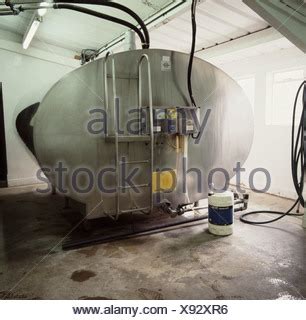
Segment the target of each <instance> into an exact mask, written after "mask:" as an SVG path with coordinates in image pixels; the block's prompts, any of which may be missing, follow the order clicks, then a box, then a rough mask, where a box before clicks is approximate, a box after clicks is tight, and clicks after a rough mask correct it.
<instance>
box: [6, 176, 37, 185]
mask: <svg viewBox="0 0 306 320" xmlns="http://www.w3.org/2000/svg"><path fill="white" fill-rule="evenodd" d="M32 184H41V181H40V180H38V179H37V177H28V178H18V179H8V186H9V187H18V186H27V185H32Z"/></svg>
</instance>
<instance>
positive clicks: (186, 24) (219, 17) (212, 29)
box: [150, 0, 268, 52]
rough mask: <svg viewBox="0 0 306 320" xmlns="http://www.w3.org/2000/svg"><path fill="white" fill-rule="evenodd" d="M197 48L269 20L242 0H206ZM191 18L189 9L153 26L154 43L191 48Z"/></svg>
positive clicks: (199, 18)
mask: <svg viewBox="0 0 306 320" xmlns="http://www.w3.org/2000/svg"><path fill="white" fill-rule="evenodd" d="M196 20H197V44H196V50H200V49H202V48H207V47H211V46H214V45H216V44H219V43H222V42H226V41H229V40H231V39H235V38H237V37H241V36H244V35H247V34H249V33H252V32H255V31H258V30H261V29H264V28H266V27H267V26H268V24H267V23H266V22H265V21H264V20H263V19H261V18H260V17H259V16H258V15H257V14H256V13H254V12H253V11H252V10H251V9H249V7H247V6H246V5H245V4H244V3H243V2H242V1H241V0H206V1H204V2H203V3H201V4H199V5H198V7H197V15H196ZM190 21H191V18H190V12H189V10H188V11H187V12H185V13H183V14H182V15H180V16H179V17H176V18H175V19H173V20H171V21H170V22H168V23H166V24H164V25H163V26H161V27H160V28H158V29H156V30H153V31H152V32H151V33H150V34H151V38H152V40H151V41H152V43H151V46H152V47H156V48H167V49H175V50H180V51H184V52H188V51H189V50H190V45H191V23H190Z"/></svg>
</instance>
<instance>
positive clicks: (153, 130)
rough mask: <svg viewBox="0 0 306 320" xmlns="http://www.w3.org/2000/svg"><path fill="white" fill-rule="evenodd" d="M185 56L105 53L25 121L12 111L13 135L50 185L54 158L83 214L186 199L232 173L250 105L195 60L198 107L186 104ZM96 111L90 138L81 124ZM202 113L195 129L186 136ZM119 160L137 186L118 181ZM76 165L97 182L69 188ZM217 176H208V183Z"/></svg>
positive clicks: (247, 135)
mask: <svg viewBox="0 0 306 320" xmlns="http://www.w3.org/2000/svg"><path fill="white" fill-rule="evenodd" d="M188 59H189V55H187V54H184V53H180V52H174V51H168V50H159V49H147V50H146V49H145V50H133V51H127V52H121V53H116V54H113V55H109V56H107V57H105V58H101V59H98V60H95V61H93V62H90V63H88V64H87V65H84V66H82V67H80V68H78V69H76V70H74V71H72V72H71V73H69V74H68V75H67V76H65V77H64V78H62V79H61V80H60V81H58V82H57V83H56V84H55V85H54V86H53V87H52V88H51V89H50V90H49V92H48V93H47V94H46V96H45V97H44V98H43V100H42V101H41V102H40V104H39V106H38V108H37V106H36V109H37V111H36V110H35V112H33V114H34V115H33V117H30V119H29V117H23V115H24V114H25V113H26V110H27V109H25V110H24V111H23V112H21V114H20V115H19V116H20V119H21V124H22V125H24V126H25V127H26V128H27V129H26V130H28V131H30V133H29V132H27V133H26V134H21V135H22V137H23V138H24V140H26V143H27V144H28V145H29V146H30V147H31V149H32V151H33V152H34V154H35V157H36V158H37V160H38V162H39V164H40V166H41V167H46V168H49V170H46V171H45V174H46V176H47V177H48V179H49V180H50V181H51V183H52V184H53V185H54V186H55V187H58V177H57V176H56V171H54V168H55V167H57V166H58V163H59V162H60V163H62V164H63V165H64V166H65V167H66V168H68V170H67V171H66V172H65V174H64V182H65V187H66V188H67V191H68V193H67V196H69V197H70V198H72V199H74V200H76V201H78V202H81V203H83V204H85V205H86V212H85V213H84V214H87V215H88V216H87V218H88V219H93V218H98V217H102V216H112V217H118V216H119V215H120V214H122V213H129V212H136V211H137V212H143V213H150V212H151V211H152V209H153V208H154V207H155V206H158V205H159V203H165V202H166V203H168V204H169V206H171V207H172V208H177V207H178V206H180V205H183V204H186V203H193V202H196V201H198V200H200V199H204V198H207V194H208V191H209V190H208V187H209V186H208V183H207V181H208V175H209V173H210V172H211V171H212V170H213V169H216V168H222V170H226V171H227V172H228V173H229V176H230V177H232V176H233V175H234V172H233V168H234V167H235V166H236V163H237V162H240V163H241V164H243V163H244V162H245V160H246V158H247V156H248V154H249V151H250V147H251V144H252V139H253V114H252V108H251V105H250V102H249V101H248V99H247V97H246V95H245V94H244V92H243V91H242V89H241V88H240V87H239V85H238V84H237V83H236V82H235V81H234V80H233V79H231V78H230V77H229V76H228V75H227V74H225V73H224V72H223V71H221V70H220V69H218V68H216V67H215V66H213V65H212V64H210V63H208V62H205V61H203V60H201V59H199V58H195V59H194V63H193V71H192V85H193V95H194V98H195V100H196V101H197V106H198V107H199V109H198V110H193V109H192V108H193V107H191V103H190V100H189V95H188V89H187V82H186V70H187V67H188ZM98 110H102V111H105V112H104V113H103V114H104V115H107V120H106V123H104V125H105V127H106V130H105V131H104V132H102V133H100V134H94V133H93V132H89V131H88V124H89V123H90V121H94V120H93V119H95V118H94V116H98V115H99V114H100V115H102V113H99V112H98ZM208 110H210V111H209V112H208ZM180 111H183V114H184V115H185V116H184V117H182V116H180V114H181V112H180ZM195 115H196V116H195ZM117 117H118V119H119V120H118V121H117V122H116V121H115V119H116V118H117ZM205 117H206V121H207V123H206V125H205V126H204V129H203V128H202V129H203V132H200V136H199V138H198V139H195V136H196V135H198V134H199V130H200V128H199V124H201V123H203V121H204V120H205ZM22 119H27V121H28V123H24V122H25V120H22ZM133 119H134V120H135V119H136V120H135V121H132V120H133ZM132 122H133V125H132V124H131V123H132ZM97 124H98V122H97ZM127 124H131V126H130V128H129V125H127ZM101 125H102V122H101ZM20 126H21V125H20ZM17 127H18V124H17ZM132 127H133V130H131V128H132ZM119 128H120V131H119V130H118V129H119ZM137 128H138V129H139V130H138V131H137V130H136V129H137ZM19 131H20V130H19ZM21 131H22V130H21ZM201 134H202V135H201ZM25 136H26V139H25ZM123 165H124V166H126V168H128V169H126V170H133V168H135V167H137V168H138V170H139V172H138V174H137V175H136V176H135V177H134V178H133V184H134V185H137V186H138V187H137V188H136V189H137V190H135V188H134V187H133V186H130V185H122V175H123V173H122V166H123ZM80 168H83V169H84V168H86V170H90V172H92V174H93V177H94V178H95V179H96V180H97V181H98V180H99V179H100V180H103V188H102V189H101V188H100V186H99V184H101V183H99V181H98V182H97V181H95V183H94V186H93V187H92V188H90V190H88V192H84V193H83V192H78V191H77V190H75V188H73V187H72V172H73V171H74V172H75V171H76V170H79V169H80ZM106 168H112V170H107V169H106ZM103 170H104V171H103ZM81 171H82V169H81V170H79V172H81ZM186 171H187V172H188V174H187V175H186ZM86 172H87V171H86ZM86 172H85V171H84V170H83V173H82V174H80V175H78V183H79V185H80V186H83V187H84V188H83V190H86V189H87V186H88V175H87V176H86ZM101 172H102V173H101ZM199 173H201V175H199ZM224 180H225V176H224V175H223V174H221V173H220V172H219V174H218V173H216V174H215V175H214V185H215V187H216V188H217V187H218V186H223V185H224ZM100 182H101V181H100ZM185 185H186V187H184V186H185ZM78 189H82V188H81V187H80V188H78ZM110 190H111V191H112V192H110Z"/></svg>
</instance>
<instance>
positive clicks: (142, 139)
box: [105, 135, 151, 143]
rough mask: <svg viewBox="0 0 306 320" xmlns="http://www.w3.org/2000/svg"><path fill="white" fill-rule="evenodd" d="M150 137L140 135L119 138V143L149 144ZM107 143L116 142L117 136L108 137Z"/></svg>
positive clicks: (106, 138)
mask: <svg viewBox="0 0 306 320" xmlns="http://www.w3.org/2000/svg"><path fill="white" fill-rule="evenodd" d="M150 140H151V138H150V136H146V135H139V136H136V135H135V136H118V142H119V143H120V142H147V141H150ZM105 141H107V142H115V141H116V138H115V136H106V137H105Z"/></svg>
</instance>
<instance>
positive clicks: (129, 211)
mask: <svg viewBox="0 0 306 320" xmlns="http://www.w3.org/2000/svg"><path fill="white" fill-rule="evenodd" d="M147 210H151V207H144V208H136V209H129V210H121V211H120V213H131V212H138V211H147Z"/></svg>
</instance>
